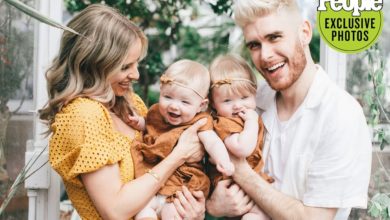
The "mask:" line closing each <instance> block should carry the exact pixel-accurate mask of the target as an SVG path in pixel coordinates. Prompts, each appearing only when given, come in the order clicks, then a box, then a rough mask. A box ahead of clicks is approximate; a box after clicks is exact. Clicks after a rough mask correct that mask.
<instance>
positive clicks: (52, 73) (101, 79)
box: [39, 4, 148, 132]
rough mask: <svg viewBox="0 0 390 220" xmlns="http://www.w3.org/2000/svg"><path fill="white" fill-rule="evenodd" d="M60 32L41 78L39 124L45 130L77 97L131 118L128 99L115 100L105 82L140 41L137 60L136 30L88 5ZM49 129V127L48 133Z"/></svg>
mask: <svg viewBox="0 0 390 220" xmlns="http://www.w3.org/2000/svg"><path fill="white" fill-rule="evenodd" d="M68 27H70V28H72V29H74V30H75V31H77V32H79V33H80V34H81V35H82V36H80V35H77V34H73V33H71V32H68V31H65V32H64V33H63V34H62V38H61V45H60V51H59V54H58V56H57V57H56V58H55V59H54V61H53V63H52V65H51V67H50V68H49V69H48V70H47V72H46V79H47V90H48V95H49V101H48V103H47V105H46V106H45V108H43V109H41V110H39V114H40V119H42V120H45V121H47V123H48V125H51V124H52V123H53V121H54V116H55V114H56V113H57V112H59V111H60V110H61V108H62V107H63V106H64V105H66V104H67V103H69V102H70V101H71V100H73V99H75V98H77V97H88V98H91V99H94V100H97V101H99V102H101V103H103V104H106V105H107V106H109V107H111V109H113V110H114V112H115V113H116V114H118V115H119V116H121V117H122V118H123V117H124V116H125V115H127V114H133V113H134V112H133V111H134V110H133V109H132V108H131V106H132V105H131V94H132V91H130V92H129V94H127V95H126V96H124V97H115V94H114V92H113V90H112V88H111V85H110V83H109V80H108V78H109V77H111V75H112V74H113V73H115V72H117V71H118V70H120V68H121V65H122V63H123V61H124V59H125V58H126V57H127V54H128V53H129V51H130V50H131V49H132V46H133V45H134V44H135V43H136V42H138V40H140V41H141V44H142V53H141V54H142V55H141V57H140V59H142V58H143V57H144V56H145V55H146V52H147V45H148V42H147V38H146V36H145V35H144V33H143V32H142V30H141V29H140V28H139V27H137V26H136V25H135V24H134V23H133V22H131V21H130V20H129V19H128V18H126V17H125V16H123V15H122V14H120V13H119V11H117V10H116V9H113V8H111V7H108V6H105V5H102V4H93V5H90V6H88V7H87V8H85V9H84V10H83V11H81V12H80V13H79V14H78V15H76V16H75V17H74V18H73V19H72V20H71V21H70V22H69V24H68ZM50 131H51V128H50V126H49V132H50Z"/></svg>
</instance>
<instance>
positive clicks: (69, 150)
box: [50, 101, 122, 184]
mask: <svg viewBox="0 0 390 220" xmlns="http://www.w3.org/2000/svg"><path fill="white" fill-rule="evenodd" d="M107 114H108V112H106V110H105V109H104V107H103V106H101V105H100V104H99V103H96V102H92V101H90V102H85V103H72V104H70V106H68V107H67V108H66V109H65V111H63V112H61V113H57V115H56V119H55V123H54V124H53V136H52V138H51V140H50V162H51V164H52V166H53V168H54V169H55V170H56V171H57V172H58V173H59V174H60V175H61V176H62V177H63V178H64V179H65V180H67V181H69V182H73V183H75V184H81V182H80V180H79V179H78V178H76V177H77V176H78V175H79V174H81V173H88V172H93V171H95V170H98V169H99V168H101V167H103V166H105V165H107V164H114V163H116V162H118V161H119V160H121V159H122V158H121V157H122V155H121V152H120V151H119V150H118V149H116V144H115V140H114V134H113V129H112V125H111V121H110V120H109V118H108V117H107Z"/></svg>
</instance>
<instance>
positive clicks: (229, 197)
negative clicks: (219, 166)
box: [206, 180, 254, 217]
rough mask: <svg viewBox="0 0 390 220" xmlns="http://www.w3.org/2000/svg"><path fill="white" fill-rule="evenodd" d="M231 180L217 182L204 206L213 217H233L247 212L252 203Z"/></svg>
mask: <svg viewBox="0 0 390 220" xmlns="http://www.w3.org/2000/svg"><path fill="white" fill-rule="evenodd" d="M232 183H233V181H232V180H222V181H220V182H218V184H217V186H216V187H215V189H214V192H213V194H212V195H211V197H210V199H209V200H207V202H206V208H207V211H208V213H209V214H210V215H212V216H215V217H222V216H227V217H234V216H240V215H243V214H244V213H247V212H248V211H249V210H250V209H251V208H252V207H253V205H254V203H253V202H252V201H251V199H250V198H249V197H248V196H247V195H246V194H245V193H244V191H243V190H242V189H241V188H240V187H239V186H238V185H237V184H235V183H233V184H232Z"/></svg>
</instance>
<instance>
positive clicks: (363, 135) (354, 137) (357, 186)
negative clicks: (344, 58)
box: [303, 104, 372, 208]
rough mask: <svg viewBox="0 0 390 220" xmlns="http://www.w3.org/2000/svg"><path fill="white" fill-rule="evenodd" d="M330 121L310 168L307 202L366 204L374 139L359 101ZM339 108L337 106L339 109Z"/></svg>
mask: <svg viewBox="0 0 390 220" xmlns="http://www.w3.org/2000/svg"><path fill="white" fill-rule="evenodd" d="M349 106H352V107H351V108H350V109H343V110H341V109H340V111H342V112H344V113H341V114H338V116H337V117H335V118H333V120H332V121H329V122H328V123H327V124H326V125H327V129H325V132H324V134H323V135H322V141H321V142H322V143H323V144H322V145H321V146H320V147H319V148H318V149H317V151H316V152H315V154H314V157H313V159H312V160H311V164H310V166H309V168H308V172H307V179H306V191H305V193H304V196H303V203H304V204H305V205H308V206H317V207H338V208H350V207H359V208H365V207H366V205H367V189H368V183H369V179H370V172H371V171H370V170H371V152H372V149H371V146H372V145H371V140H370V135H369V131H368V126H367V124H366V121H365V118H364V115H363V112H362V110H361V108H360V107H358V106H357V104H356V105H355V104H351V105H349ZM335 111H336V112H337V109H335Z"/></svg>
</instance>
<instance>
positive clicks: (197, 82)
mask: <svg viewBox="0 0 390 220" xmlns="http://www.w3.org/2000/svg"><path fill="white" fill-rule="evenodd" d="M163 76H164V77H167V78H168V79H172V80H173V81H174V82H177V83H180V84H182V85H184V86H185V87H188V88H190V89H192V90H195V93H198V94H199V95H200V96H201V97H202V98H206V97H207V95H208V92H209V88H210V73H209V70H208V69H207V68H206V67H205V66H204V65H202V64H200V63H198V62H195V61H192V60H186V59H182V60H178V61H176V62H174V63H172V64H171V65H170V66H169V67H168V69H167V70H166V71H165V72H164V74H163ZM161 83H162V85H163V84H164V83H163V82H162V80H161Z"/></svg>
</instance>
